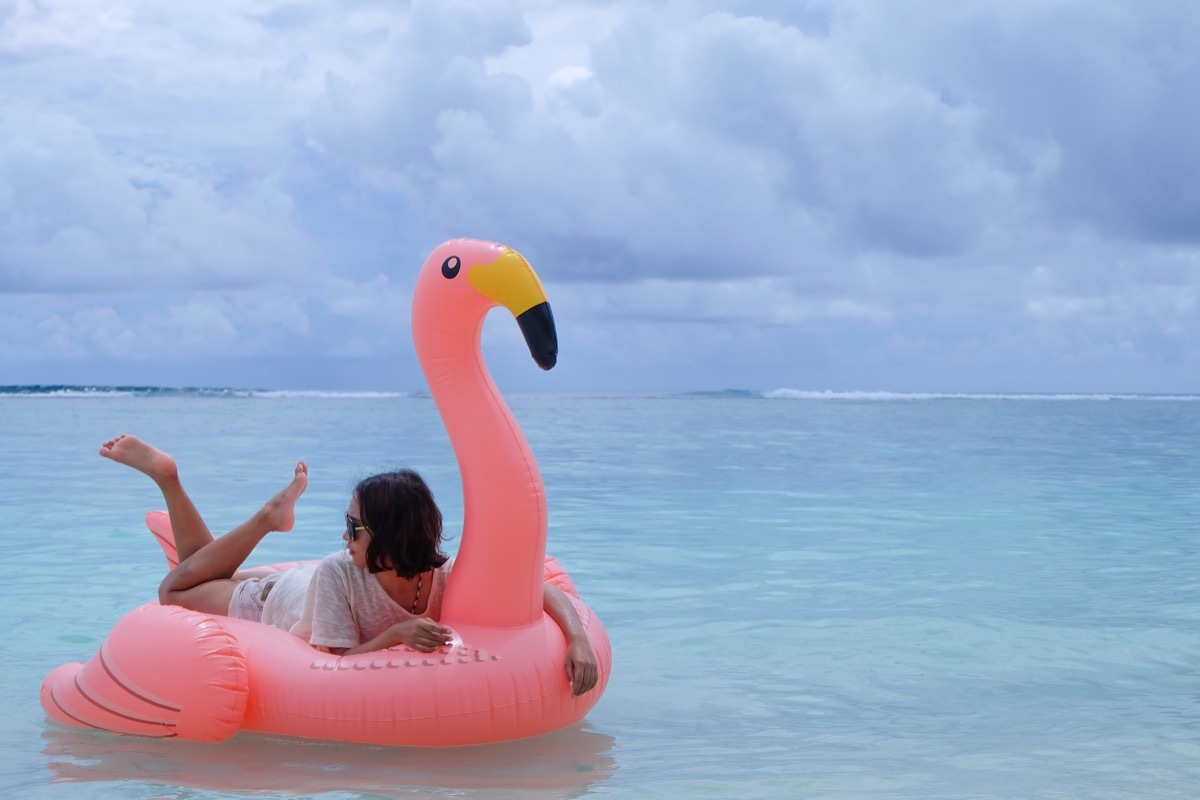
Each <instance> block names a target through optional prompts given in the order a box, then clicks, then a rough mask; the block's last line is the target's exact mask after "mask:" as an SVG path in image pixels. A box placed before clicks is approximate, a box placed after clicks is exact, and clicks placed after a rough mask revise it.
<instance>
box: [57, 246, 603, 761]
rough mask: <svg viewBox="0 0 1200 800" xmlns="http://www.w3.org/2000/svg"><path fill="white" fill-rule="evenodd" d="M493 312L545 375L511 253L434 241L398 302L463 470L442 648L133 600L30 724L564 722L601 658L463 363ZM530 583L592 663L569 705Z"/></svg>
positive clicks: (517, 451) (400, 741)
mask: <svg viewBox="0 0 1200 800" xmlns="http://www.w3.org/2000/svg"><path fill="white" fill-rule="evenodd" d="M497 305H503V306H505V307H506V308H508V309H509V311H511V312H512V313H513V315H514V316H515V317H516V318H517V320H518V322H519V323H520V325H521V329H522V331H523V332H524V333H525V337H526V340H527V342H528V343H529V347H530V351H531V353H532V355H533V357H534V359H535V360H536V361H537V362H538V364H539V365H541V366H542V367H543V368H544V369H549V368H550V367H552V366H553V365H554V362H555V360H556V358H557V349H558V345H557V338H556V333H555V329H554V320H553V317H552V316H551V314H550V308H549V305H548V304H547V303H546V296H545V292H544V291H543V289H542V286H541V283H540V282H539V281H538V278H537V275H536V274H535V273H534V271H533V269H532V268H531V267H530V266H529V264H528V263H527V262H526V261H525V259H524V258H522V257H521V256H520V255H518V254H517V253H516V252H514V251H513V250H511V249H509V248H507V247H503V246H501V245H497V244H492V243H490V242H480V241H474V240H470V239H457V240H454V241H450V242H446V243H445V244H443V245H441V246H440V247H438V248H437V249H436V250H434V251H433V253H432V254H431V255H430V256H429V258H428V260H427V261H426V262H425V266H424V267H423V268H422V270H421V274H420V276H419V278H418V279H417V284H416V289H415V291H414V293H413V339H414V342H415V344H416V350H417V356H418V358H419V360H420V362H421V367H422V369H423V371H424V373H425V378H426V380H427V381H428V383H429V388H430V391H431V392H432V394H433V397H434V400H435V401H436V403H437V407H438V411H439V412H440V413H441V416H442V420H443V422H444V423H445V425H446V429H447V431H448V433H449V435H450V440H451V444H452V445H453V447H454V452H455V455H456V456H457V459H458V464H459V469H460V471H461V473H462V485H463V495H464V497H463V501H464V510H465V513H464V523H463V531H462V538H461V543H460V546H459V552H458V556H457V558H456V559H455V564H454V569H453V570H452V571H451V573H450V577H449V579H448V581H447V584H446V592H445V597H444V599H443V603H442V620H441V621H442V623H443V624H446V625H448V626H450V627H451V628H453V629H454V631H455V633H456V634H457V636H458V641H456V644H455V645H454V646H451V647H446V648H443V649H442V650H441V651H439V652H436V653H420V652H417V651H415V650H411V649H409V648H407V647H398V648H392V649H389V650H382V651H379V652H375V653H363V654H359V655H353V656H332V655H326V654H324V653H321V652H319V651H317V650H314V649H313V648H312V647H310V646H309V645H308V644H307V643H306V642H304V641H302V640H301V639H299V638H297V637H295V636H292V635H291V634H289V633H287V632H285V631H282V630H279V629H276V628H272V627H269V626H267V625H262V624H258V623H253V622H246V621H244V620H238V619H231V618H228V617H222V616H213V615H208V614H201V613H198V612H194V611H188V610H186V609H183V608H179V607H175V606H160V605H158V604H157V603H150V604H147V605H143V606H141V607H140V608H136V609H134V610H133V611H131V612H130V613H129V614H127V615H126V616H125V617H123V618H122V619H120V620H119V621H118V622H117V624H116V625H115V626H114V627H113V629H112V631H111V632H110V634H109V635H108V637H107V639H106V640H105V641H104V643H103V645H102V646H101V647H100V651H99V652H98V653H96V655H95V656H93V657H92V659H91V660H90V661H88V662H87V663H86V664H79V663H72V664H65V665H63V666H61V667H59V668H58V669H56V670H54V671H53V672H51V673H50V675H48V676H47V677H46V679H45V681H44V682H43V684H42V690H41V701H42V707H43V708H44V709H45V710H46V713H47V714H48V715H49V716H50V717H51V718H53V719H55V720H57V721H58V722H61V723H64V724H67V725H73V726H78V727H83V728H94V729H100V730H106V731H111V732H114V733H121V734H130V735H138V736H152V737H162V738H168V737H176V738H180V739H190V740H196V741H219V740H221V739H225V738H228V737H229V736H232V735H233V734H235V733H236V732H238V731H239V730H248V731H259V732H262V733H269V734H279V735H285V736H300V737H307V738H316V739H341V740H345V741H352V742H364V743H372V744H389V745H418V746H446V745H468V744H480V743H485V742H496V741H502V740H507V739H518V738H523V737H527V736H533V735H536V734H540V733H546V732H548V731H552V730H556V729H558V728H561V727H564V726H567V725H571V724H573V723H575V722H578V721H579V720H581V719H582V718H583V717H584V716H585V715H586V714H587V712H588V711H589V710H591V708H592V707H593V706H594V705H595V704H596V702H597V701H598V700H599V699H600V695H601V693H602V692H603V691H604V687H605V686H606V685H607V683H608V678H609V675H610V672H611V668H612V649H611V647H610V645H609V641H608V636H607V634H606V633H605V631H604V627H603V626H602V625H601V624H600V620H599V619H597V618H596V616H595V615H594V614H593V613H592V612H591V611H590V610H589V609H588V608H587V607H586V606H585V605H584V604H583V603H582V601H580V599H579V595H578V593H577V592H576V591H575V587H574V586H573V585H572V583H571V580H570V578H569V577H568V576H567V575H566V573H565V572H563V571H562V569H561V568H560V567H559V566H558V564H557V563H556V562H555V561H554V560H553V559H552V558H547V557H546V554H545V548H546V527H547V525H546V497H545V491H544V488H543V485H542V479H541V475H540V473H539V472H538V468H537V464H536V462H535V461H534V459H533V455H532V453H531V452H530V450H529V445H528V443H527V442H526V440H525V436H524V434H523V433H522V432H521V429H520V428H519V427H518V425H517V423H516V421H515V420H514V419H513V416H512V413H511V412H510V411H509V409H508V406H507V405H506V404H505V402H504V400H503V398H502V397H501V395H500V393H499V391H498V390H497V389H496V386H495V384H494V383H493V381H492V379H491V376H490V375H489V374H488V371H487V368H486V366H485V365H484V362H483V357H482V354H481V351H480V332H481V330H482V327H483V320H484V317H485V315H486V314H487V312H488V311H489V310H491V309H492V308H494V307H495V306H497ZM147 524H148V525H149V526H150V529H151V530H152V531H153V532H154V533H155V535H156V536H157V537H158V538H159V540H160V542H161V543H162V544H163V546H164V549H165V550H166V551H167V554H168V559H170V558H171V556H172V555H173V553H174V540H173V537H172V535H171V531H170V525H169V524H168V523H167V519H166V515H165V514H163V513H162V512H152V513H151V514H149V515H147ZM283 566H288V565H275V566H274V567H267V568H265V569H277V568H281V567H283ZM544 581H548V582H550V583H553V584H554V585H556V586H558V587H559V588H560V589H562V590H563V591H564V592H565V593H566V594H567V596H568V597H569V598H570V599H571V602H572V603H573V604H574V605H575V608H576V610H577V611H578V612H579V616H580V618H581V619H582V621H583V624H584V627H585V629H586V631H587V636H588V639H589V641H590V642H591V645H592V649H593V650H594V651H595V653H596V657H597V660H598V661H599V665H600V676H599V680H598V682H597V685H596V687H595V688H594V689H592V690H591V691H589V692H587V693H585V694H583V695H581V696H580V697H572V696H571V689H570V686H569V684H568V682H567V678H566V674H565V671H564V669H563V661H564V658H565V653H566V640H565V638H564V636H563V634H562V632H561V630H560V629H559V627H558V626H557V625H556V624H555V623H554V621H553V620H551V619H550V618H549V617H547V616H546V615H545V614H544V612H543V610H542V588H541V587H542V583H543V582H544ZM458 642H461V643H458Z"/></svg>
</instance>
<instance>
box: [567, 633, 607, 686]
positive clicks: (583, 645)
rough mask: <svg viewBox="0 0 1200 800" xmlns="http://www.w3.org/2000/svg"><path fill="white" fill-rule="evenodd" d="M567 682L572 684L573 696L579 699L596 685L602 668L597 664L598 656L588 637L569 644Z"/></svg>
mask: <svg viewBox="0 0 1200 800" xmlns="http://www.w3.org/2000/svg"><path fill="white" fill-rule="evenodd" d="M565 665H566V668H567V680H568V681H570V683H571V696H572V697H578V696H579V695H581V694H583V693H584V692H587V691H590V690H591V689H592V687H594V686H595V685H596V679H597V678H598V677H599V675H600V668H599V666H597V664H596V654H595V653H594V652H592V646H591V644H589V643H588V640H587V637H583V636H581V637H579V638H578V639H573V640H571V641H570V642H568V643H567V658H566V661H565Z"/></svg>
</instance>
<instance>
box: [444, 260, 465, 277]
mask: <svg viewBox="0 0 1200 800" xmlns="http://www.w3.org/2000/svg"><path fill="white" fill-rule="evenodd" d="M460 269H462V261H461V260H460V259H459V257H458V256H450V257H449V258H447V259H446V260H445V261H443V262H442V277H443V278H447V279H453V278H455V277H457V276H458V271H459V270H460Z"/></svg>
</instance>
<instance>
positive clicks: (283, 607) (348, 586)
mask: <svg viewBox="0 0 1200 800" xmlns="http://www.w3.org/2000/svg"><path fill="white" fill-rule="evenodd" d="M452 563H453V559H450V560H449V561H447V562H446V563H445V564H443V565H442V566H441V567H439V568H437V569H436V570H434V571H433V581H432V584H433V585H432V586H427V587H425V588H423V589H422V593H424V592H426V591H428V592H429V594H428V597H429V603H428V605H427V606H426V608H425V613H424V614H419V615H418V614H411V613H409V611H408V610H407V609H404V608H402V607H400V606H399V605H397V603H396V601H395V600H393V599H392V598H390V597H388V594H387V592H385V591H384V590H383V587H382V586H380V585H379V581H378V580H376V579H375V576H374V575H372V574H371V573H370V572H369V571H368V570H365V569H360V568H359V567H356V566H354V562H353V561H352V560H351V559H350V553H349V552H347V551H346V550H339V551H337V552H336V553H333V554H331V555H328V556H326V557H325V558H324V559H322V560H321V561H320V562H319V563H317V564H304V565H302V566H299V567H293V568H292V569H289V570H287V571H285V572H284V573H283V574H282V575H280V576H279V580H278V581H276V583H275V585H274V586H273V587H272V588H271V592H270V594H268V595H267V600H266V602H265V603H264V604H263V613H262V621H263V622H265V623H266V624H268V625H273V626H275V627H276V628H283V629H284V630H285V631H289V632H291V633H292V634H294V635H296V636H299V637H300V638H301V639H304V640H305V641H307V642H308V643H310V644H313V645H321V646H323V647H336V648H342V647H354V646H355V645H357V644H359V643H361V642H365V641H368V640H370V639H373V638H374V637H376V636H378V635H379V634H381V633H383V632H384V631H385V630H387V629H388V628H389V627H391V626H392V625H394V624H395V623H397V622H403V621H405V620H409V619H412V618H413V617H414V616H425V617H430V618H431V619H434V620H438V619H441V616H442V593H443V591H444V590H445V588H446V576H447V575H449V574H450V567H451V565H452Z"/></svg>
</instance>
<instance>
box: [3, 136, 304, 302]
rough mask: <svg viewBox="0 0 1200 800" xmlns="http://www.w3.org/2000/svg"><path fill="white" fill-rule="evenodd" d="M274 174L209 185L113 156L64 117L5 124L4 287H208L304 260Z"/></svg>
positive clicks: (277, 271)
mask: <svg viewBox="0 0 1200 800" xmlns="http://www.w3.org/2000/svg"><path fill="white" fill-rule="evenodd" d="M305 244H306V241H305V237H304V236H303V234H302V233H301V232H300V231H298V230H296V229H295V227H294V225H293V223H292V220H291V201H290V199H289V198H288V196H287V194H286V193H284V192H283V191H281V190H280V188H279V187H278V186H277V185H275V184H274V183H273V182H272V181H271V180H269V179H265V180H260V181H256V182H252V183H251V184H250V185H248V186H246V187H240V188H237V189H233V190H223V189H221V188H220V187H218V186H216V185H215V184H214V182H212V181H211V180H206V179H204V178H202V177H195V176H189V175H186V174H181V173H180V172H178V171H171V170H168V169H164V168H162V167H157V166H154V165H149V164H138V163H131V162H129V161H128V160H125V159H122V158H121V157H120V156H119V155H116V154H113V153H111V152H107V151H106V150H105V149H104V148H103V147H101V145H100V144H99V142H98V141H97V139H96V137H95V136H94V135H93V134H92V132H91V131H89V130H87V129H86V128H84V127H83V126H82V125H80V124H79V123H78V122H77V121H75V120H73V119H71V118H69V117H66V116H63V115H61V114H50V113H36V112H28V113H20V112H18V113H16V114H6V115H5V117H4V118H3V120H0V253H3V256H2V258H0V291H2V292H14V293H19V292H31V291H49V290H55V291H68V292H70V291H85V290H98V289H103V290H116V289H141V288H193V289H202V288H213V287H229V286H244V285H253V284H254V283H258V282H263V281H271V280H277V279H279V278H280V277H281V276H285V275H288V274H290V273H291V272H293V271H297V270H298V271H303V270H304V269H305V268H306V267H307V266H308V263H307V262H308V259H307V257H306V254H305Z"/></svg>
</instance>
